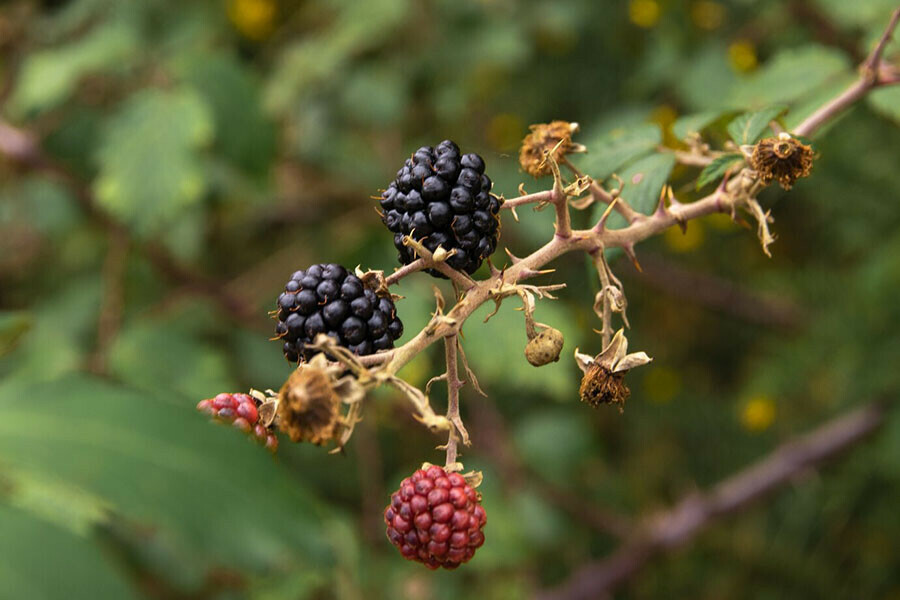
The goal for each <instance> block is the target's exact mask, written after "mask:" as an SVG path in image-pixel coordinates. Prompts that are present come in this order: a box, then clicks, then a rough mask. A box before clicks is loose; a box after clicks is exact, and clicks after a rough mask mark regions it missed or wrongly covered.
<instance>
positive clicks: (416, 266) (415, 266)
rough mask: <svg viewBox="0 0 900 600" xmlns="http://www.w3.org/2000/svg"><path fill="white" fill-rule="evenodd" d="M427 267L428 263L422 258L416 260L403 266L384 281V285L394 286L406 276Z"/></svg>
mask: <svg viewBox="0 0 900 600" xmlns="http://www.w3.org/2000/svg"><path fill="white" fill-rule="evenodd" d="M426 267H428V263H427V261H426V260H425V259H424V258H417V259H416V260H414V261H412V262H411V263H409V264H408V265H403V266H402V267H400V268H399V269H397V270H396V271H394V272H393V273H391V274H390V275H388V276H387V277H385V279H384V283H385V284H386V285H389V286H390V285H394V284H396V283H399V282H400V280H401V279H403V278H404V277H406V276H407V275H411V274H413V273H416V272H418V271H421V270H422V269H425V268H426Z"/></svg>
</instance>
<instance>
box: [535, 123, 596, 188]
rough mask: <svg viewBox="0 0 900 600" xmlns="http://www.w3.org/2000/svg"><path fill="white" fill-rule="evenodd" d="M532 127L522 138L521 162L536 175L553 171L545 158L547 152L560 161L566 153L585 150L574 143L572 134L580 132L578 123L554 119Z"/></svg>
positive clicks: (539, 175)
mask: <svg viewBox="0 0 900 600" xmlns="http://www.w3.org/2000/svg"><path fill="white" fill-rule="evenodd" d="M530 129H531V133H529V134H528V135H526V136H525V139H524V140H522V148H521V149H520V150H519V164H520V165H521V166H522V169H524V170H525V171H526V172H527V173H529V174H531V175H533V176H534V177H541V176H543V175H549V174H550V173H551V171H550V165H549V164H548V163H547V161H546V160H545V156H544V154H545V152H549V153H551V156H553V159H554V160H556V161H557V162H558V161H559V160H560V159H561V158H562V157H563V156H565V155H566V154H570V153H572V152H584V151H585V148H584V146H582V145H581V144H574V143H572V135H573V134H574V133H577V132H578V123H569V122H568V121H552V122H550V123H538V124H536V125H532V126H531V127H530Z"/></svg>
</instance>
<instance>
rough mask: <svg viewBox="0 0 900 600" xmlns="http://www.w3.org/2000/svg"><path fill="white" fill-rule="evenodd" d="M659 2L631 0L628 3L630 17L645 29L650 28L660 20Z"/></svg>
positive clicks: (653, 0)
mask: <svg viewBox="0 0 900 600" xmlns="http://www.w3.org/2000/svg"><path fill="white" fill-rule="evenodd" d="M660 12H661V11H660V8H659V2H657V1H656V0H631V1H630V2H629V3H628V19H629V20H630V21H631V22H632V23H634V24H635V25H637V26H638V27H643V28H645V29H650V28H651V27H653V26H654V25H656V24H657V23H658V22H659V15H660Z"/></svg>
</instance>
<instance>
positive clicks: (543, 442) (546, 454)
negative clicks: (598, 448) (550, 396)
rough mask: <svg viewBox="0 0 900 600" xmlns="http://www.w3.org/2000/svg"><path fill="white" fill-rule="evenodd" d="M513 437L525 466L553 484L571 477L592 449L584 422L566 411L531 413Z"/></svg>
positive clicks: (588, 432) (553, 410) (574, 414)
mask: <svg viewBox="0 0 900 600" xmlns="http://www.w3.org/2000/svg"><path fill="white" fill-rule="evenodd" d="M513 437H514V439H515V442H516V447H517V448H518V449H519V451H520V452H521V453H522V458H523V459H524V460H525V462H526V464H529V465H532V466H533V468H535V469H536V470H538V471H539V472H540V473H541V475H543V476H544V477H547V478H548V479H550V480H552V481H559V480H561V479H565V478H566V477H567V476H568V475H571V473H572V472H573V471H574V470H575V469H576V468H577V466H578V463H579V459H580V458H581V457H583V456H585V455H586V454H588V453H589V451H590V446H591V431H590V428H589V427H588V425H587V421H586V420H585V419H584V418H582V417H581V416H579V415H578V414H576V413H574V412H572V411H571V410H569V409H566V410H560V409H545V410H542V411H533V412H531V413H529V415H528V417H526V418H525V419H523V420H522V421H521V422H519V423H518V425H517V427H516V430H515V432H514V436H513Z"/></svg>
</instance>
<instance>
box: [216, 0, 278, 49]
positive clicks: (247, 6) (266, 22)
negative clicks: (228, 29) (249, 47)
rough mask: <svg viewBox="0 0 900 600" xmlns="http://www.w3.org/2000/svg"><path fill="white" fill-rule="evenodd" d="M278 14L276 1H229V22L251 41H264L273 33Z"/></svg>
mask: <svg viewBox="0 0 900 600" xmlns="http://www.w3.org/2000/svg"><path fill="white" fill-rule="evenodd" d="M277 12H278V7H277V5H276V4H275V0H229V1H228V8H227V13H228V20H229V21H231V23H232V25H234V28H235V29H237V30H238V31H239V32H240V33H241V34H242V35H243V36H244V37H246V38H249V39H251V40H256V41H259V40H263V39H265V38H267V37H268V36H269V35H270V34H271V33H272V30H273V29H274V28H275V16H276V13H277Z"/></svg>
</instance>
